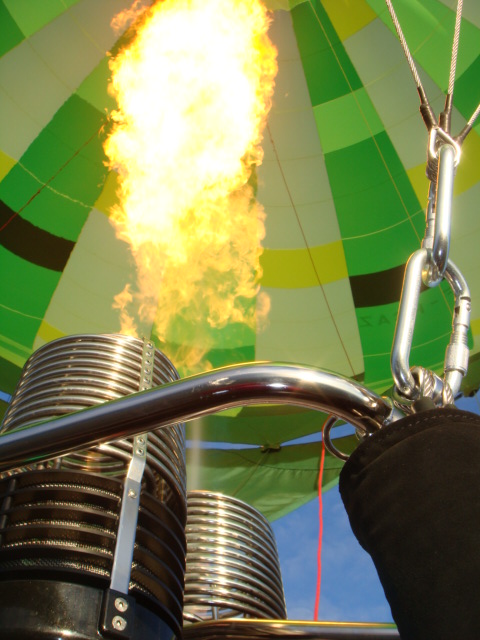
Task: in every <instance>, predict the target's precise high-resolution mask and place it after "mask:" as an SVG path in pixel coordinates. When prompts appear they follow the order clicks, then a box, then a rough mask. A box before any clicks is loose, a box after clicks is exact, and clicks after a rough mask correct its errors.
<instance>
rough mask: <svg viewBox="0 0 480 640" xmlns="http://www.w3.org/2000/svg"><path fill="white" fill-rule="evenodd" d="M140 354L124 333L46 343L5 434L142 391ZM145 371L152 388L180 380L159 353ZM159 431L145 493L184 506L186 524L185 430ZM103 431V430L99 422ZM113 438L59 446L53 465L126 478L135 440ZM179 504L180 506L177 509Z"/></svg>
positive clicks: (25, 378)
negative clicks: (59, 456)
mask: <svg viewBox="0 0 480 640" xmlns="http://www.w3.org/2000/svg"><path fill="white" fill-rule="evenodd" d="M143 350H144V343H143V341H142V340H139V339H138V338H132V337H129V336H123V335H77V336H69V337H65V338H61V339H59V340H55V341H53V342H50V343H48V344H46V345H44V346H43V347H41V348H40V349H38V350H37V351H36V352H35V353H34V354H33V355H32V356H31V357H30V358H29V360H28V361H27V362H26V364H25V367H24V369H23V372H22V376H21V378H20V381H19V383H18V385H17V388H16V390H15V392H14V394H13V398H12V402H11V404H10V405H9V408H8V410H7V413H6V415H5V419H4V421H3V424H2V432H3V433H7V434H8V433H9V432H11V431H13V430H14V429H19V428H25V427H28V426H29V425H30V424H31V423H34V422H38V421H40V420H47V419H55V418H58V416H66V415H68V414H71V412H76V411H81V410H82V409H85V408H87V407H92V406H101V404H102V403H104V402H108V401H111V400H114V399H116V398H121V397H124V396H125V395H128V394H132V393H136V392H138V391H139V389H141V388H145V385H144V380H143V378H144V374H142V358H143V357H144V352H143ZM147 360H149V359H148V357H147ZM150 367H151V370H150ZM146 368H147V369H148V371H147V375H151V378H152V383H153V384H154V385H155V386H158V385H162V384H165V383H167V382H170V381H172V380H176V379H178V374H177V372H176V370H175V368H174V367H173V365H172V363H171V362H170V361H169V360H168V358H166V357H165V356H164V355H163V354H162V353H161V352H160V351H158V350H154V352H153V354H151V362H150V360H149V361H148V362H146ZM60 419H62V418H61V417H60ZM112 426H113V425H112ZM156 426H157V425H156V424H155V423H154V422H152V423H150V425H149V429H148V430H152V434H151V437H149V442H148V446H147V449H146V452H147V453H146V466H147V468H146V473H145V479H146V481H147V486H148V490H149V491H150V492H151V493H152V494H153V495H157V496H158V497H160V498H161V499H162V500H163V501H165V502H166V503H167V504H169V505H170V506H171V508H172V509H173V510H174V511H178V510H179V509H180V508H181V509H182V510H183V518H184V517H185V500H186V472H185V427H184V425H180V424H176V425H173V426H171V427H169V428H168V429H161V430H160V429H159V430H158V431H157V430H156ZM98 429H99V432H101V430H102V426H101V421H100V423H99V424H98ZM143 431H146V429H144V430H143ZM29 433H30V431H29ZM125 435H129V434H125ZM3 437H6V438H8V437H9V436H8V435H6V436H3ZM52 437H56V436H53V435H52ZM120 438H123V436H120ZM108 440H109V441H110V442H109V443H108V444H101V445H100V446H95V445H96V444H97V443H96V442H92V441H90V442H85V443H84V445H81V446H80V447H76V451H75V452H74V451H73V448H70V450H69V448H63V447H62V450H61V451H58V452H57V453H56V454H55V455H62V454H63V455H64V457H62V458H61V460H57V461H56V462H55V463H53V462H52V463H50V466H52V465H53V464H55V466H56V468H61V469H72V470H76V471H81V470H84V471H85V470H88V471H91V472H93V473H101V474H103V475H109V476H119V477H123V476H125V475H126V472H127V468H128V465H129V463H130V460H131V458H132V452H133V446H134V442H133V439H128V440H127V439H117V437H116V436H114V437H113V438H112V437H110V438H108ZM89 447H92V448H89ZM87 448H88V450H87ZM78 449H81V450H80V451H78ZM65 454H66V455H65ZM48 457H49V458H51V457H52V456H48ZM37 462H38V459H36V458H35V459H32V458H30V459H29V460H28V461H23V462H22V461H20V460H18V464H17V465H9V466H10V467H11V466H18V467H24V466H25V464H28V463H37ZM179 498H180V501H179ZM180 502H181V503H182V504H183V506H182V507H180V506H179V503H180Z"/></svg>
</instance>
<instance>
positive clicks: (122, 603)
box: [115, 598, 128, 618]
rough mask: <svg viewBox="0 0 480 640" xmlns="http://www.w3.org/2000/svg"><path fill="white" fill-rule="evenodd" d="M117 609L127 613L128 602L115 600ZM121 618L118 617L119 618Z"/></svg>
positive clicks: (123, 599) (120, 599) (119, 599)
mask: <svg viewBox="0 0 480 640" xmlns="http://www.w3.org/2000/svg"><path fill="white" fill-rule="evenodd" d="M115 609H116V610H117V611H126V610H127V609H128V602H127V601H126V600H125V598H115ZM119 617H120V616H117V618H119Z"/></svg>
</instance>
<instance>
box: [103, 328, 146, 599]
mask: <svg viewBox="0 0 480 640" xmlns="http://www.w3.org/2000/svg"><path fill="white" fill-rule="evenodd" d="M154 357H155V346H154V344H153V343H152V342H151V341H146V340H144V345H143V353H142V369H141V374H140V384H139V386H140V391H145V390H146V389H150V388H151V386H152V380H153V362H154ZM147 445H148V435H147V434H142V435H139V436H135V438H134V440H133V452H132V459H131V460H130V465H129V467H128V471H127V475H126V477H125V482H124V485H123V496H122V506H121V509H120V517H119V520H118V530H117V542H116V545H115V554H114V557H113V566H112V575H111V580H110V587H111V589H112V590H113V591H117V592H119V593H123V594H128V589H129V585H130V574H131V570H132V560H133V551H134V546H135V536H136V532H137V519H138V508H139V506H140V493H141V490H142V478H143V474H144V471H145V466H146V462H147Z"/></svg>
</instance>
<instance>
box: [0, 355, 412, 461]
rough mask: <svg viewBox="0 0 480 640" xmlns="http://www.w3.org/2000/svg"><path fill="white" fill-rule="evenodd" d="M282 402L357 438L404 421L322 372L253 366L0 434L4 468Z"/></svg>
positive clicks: (380, 400)
mask: <svg viewBox="0 0 480 640" xmlns="http://www.w3.org/2000/svg"><path fill="white" fill-rule="evenodd" d="M258 404H285V405H295V406H298V407H304V408H309V409H315V410H319V411H324V412H327V413H330V414H332V415H336V416H337V417H338V418H341V419H344V420H346V421H347V422H350V423H351V424H352V425H353V426H355V427H356V428H357V430H358V431H359V433H360V435H365V434H368V433H373V432H374V431H377V430H378V429H380V428H381V427H382V426H383V425H384V424H387V423H388V422H391V421H393V420H397V419H398V418H400V417H402V415H403V414H401V413H400V412H399V411H398V410H397V409H395V408H393V407H392V403H391V401H390V400H389V399H388V398H384V397H381V396H379V395H377V394H376V393H374V392H372V391H370V390H369V389H366V388H365V387H363V386H362V385H360V384H359V383H357V382H355V381H354V380H350V379H349V378H344V377H342V376H339V375H337V374H333V373H330V372H326V371H322V370H320V369H315V368H310V367H301V366H297V365H291V364H275V363H274V364H271V363H259V362H256V363H251V364H242V365H234V366H231V367H224V368H221V369H215V370H213V371H210V372H208V373H202V374H200V375H196V376H192V377H189V378H183V379H181V380H177V381H174V382H171V383H169V384H164V385H162V386H160V387H154V388H152V389H148V390H146V391H142V392H139V393H134V394H131V395H128V396H125V397H122V398H119V399H117V400H113V401H111V402H106V403H104V404H101V405H98V406H96V407H91V408H88V409H84V410H82V411H77V412H75V413H71V414H68V415H64V416H61V417H59V418H56V419H54V420H50V421H48V422H42V423H38V424H35V425H28V426H27V427H25V428H22V429H18V430H16V431H11V432H9V433H6V434H5V435H2V436H0V471H3V470H8V469H12V468H16V467H19V466H24V465H26V464H29V463H34V462H36V463H38V462H42V461H45V460H49V459H51V458H56V457H57V456H61V455H65V454H67V453H70V452H71V451H76V450H82V449H85V448H88V447H92V446H94V445H98V444H102V443H105V442H110V441H112V440H117V439H120V438H126V437H129V436H135V435H140V434H143V433H145V432H147V431H151V430H153V429H158V428H160V427H163V426H168V425H171V424H174V423H177V422H184V421H188V420H192V419H194V418H198V417H200V416H204V415H209V414H212V413H217V412H218V411H221V410H223V409H227V408H231V407H239V406H246V405H258Z"/></svg>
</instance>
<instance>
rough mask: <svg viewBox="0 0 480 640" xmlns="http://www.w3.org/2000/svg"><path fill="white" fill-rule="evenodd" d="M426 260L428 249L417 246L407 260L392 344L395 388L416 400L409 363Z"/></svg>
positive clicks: (410, 398) (417, 394) (417, 395)
mask: <svg viewBox="0 0 480 640" xmlns="http://www.w3.org/2000/svg"><path fill="white" fill-rule="evenodd" d="M427 263H428V251H427V249H418V251H415V253H413V254H412V255H411V256H410V258H409V260H408V262H407V267H406V269H405V278H404V281H403V289H402V296H401V298H400V305H399V307H398V316H397V324H396V327H395V336H394V340H393V346H392V354H391V367H392V375H393V380H394V382H395V386H396V388H397V390H398V392H399V393H400V394H401V395H402V396H404V397H405V398H408V399H409V400H415V399H416V398H417V397H419V395H420V394H419V390H418V388H417V385H416V382H415V379H414V377H413V376H412V373H411V371H410V364H409V363H410V349H411V347H412V338H413V331H414V329H415V321H416V319H417V309H418V298H419V296H420V289H421V286H422V272H423V270H424V269H425V267H426V265H427Z"/></svg>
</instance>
